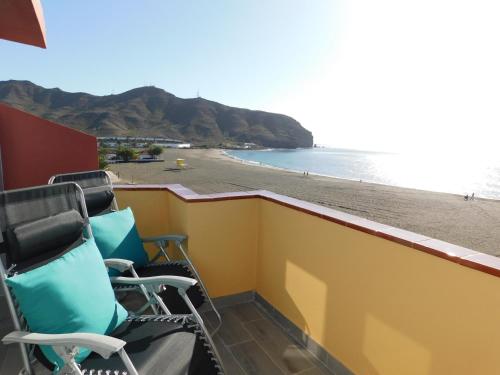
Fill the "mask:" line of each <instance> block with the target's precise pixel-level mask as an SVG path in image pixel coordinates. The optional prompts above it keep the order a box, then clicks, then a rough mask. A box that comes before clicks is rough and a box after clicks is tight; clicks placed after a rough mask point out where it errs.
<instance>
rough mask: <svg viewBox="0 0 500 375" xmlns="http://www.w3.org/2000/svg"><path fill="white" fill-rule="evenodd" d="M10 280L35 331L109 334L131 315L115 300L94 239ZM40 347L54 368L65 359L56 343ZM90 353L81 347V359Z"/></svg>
mask: <svg viewBox="0 0 500 375" xmlns="http://www.w3.org/2000/svg"><path fill="white" fill-rule="evenodd" d="M6 283H7V284H8V286H9V287H10V288H11V290H12V292H13V294H14V296H15V297H16V299H17V301H18V302H19V306H20V309H21V312H22V313H23V315H24V317H25V319H26V321H27V322H28V326H29V328H30V331H32V332H37V333H53V334H56V333H72V332H84V333H97V334H109V333H111V332H112V331H114V329H115V328H116V327H117V326H119V325H120V324H121V323H123V322H124V321H125V319H126V318H127V315H128V313H127V311H126V310H125V309H124V308H123V307H122V306H121V305H120V304H119V303H118V302H117V301H116V298H115V295H114V293H113V288H112V287H111V283H110V281H109V276H108V274H107V272H106V266H105V265H104V261H103V259H102V256H101V254H100V253H99V250H98V249H97V246H96V244H95V242H94V240H93V239H89V240H87V241H85V242H84V243H83V244H81V245H79V246H78V247H76V248H74V249H72V250H70V251H69V252H67V253H65V254H64V255H63V256H61V257H60V258H57V259H55V260H53V261H51V262H50V263H47V264H45V265H43V266H40V267H38V268H35V269H33V270H30V271H27V272H24V273H20V274H17V275H14V276H12V277H9V278H7V279H6ZM40 349H41V350H42V352H43V354H44V355H45V357H46V358H47V359H48V360H49V361H50V362H52V363H53V364H54V365H55V366H56V369H60V368H62V366H63V360H62V359H61V358H60V357H59V356H58V355H57V354H56V352H55V351H54V350H53V349H52V347H50V346H41V347H40ZM89 354H90V350H88V349H85V348H80V351H79V354H78V356H77V357H76V360H77V362H81V361H83V360H84V359H85V358H87V357H88V356H89Z"/></svg>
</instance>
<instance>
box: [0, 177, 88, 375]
mask: <svg viewBox="0 0 500 375" xmlns="http://www.w3.org/2000/svg"><path fill="white" fill-rule="evenodd" d="M88 222H89V220H88V214H87V208H86V206H85V198H84V196H83V192H82V189H81V188H80V187H79V186H78V185H77V184H75V183H72V182H71V183H61V184H54V185H45V186H38V187H33V188H26V189H17V190H7V191H3V192H0V252H3V253H5V255H6V260H7V262H6V265H4V263H3V262H2V261H0V284H1V287H2V290H3V293H4V296H5V299H6V302H7V305H8V308H9V312H10V315H11V318H12V321H13V324H14V329H16V330H21V329H26V328H27V327H26V324H25V322H24V319H23V317H22V314H21V312H20V310H19V309H18V308H17V305H16V302H15V299H14V298H13V296H12V295H11V293H10V289H9V288H8V286H7V284H6V282H5V280H6V278H7V277H8V276H9V274H11V273H14V272H23V271H27V270H29V269H32V268H34V267H37V266H40V265H42V264H44V263H47V262H50V261H51V260H52V259H54V258H57V257H59V256H61V255H62V254H63V253H65V252H67V251H69V250H71V249H72V248H74V247H75V246H78V245H79V244H81V243H82V242H83V236H84V235H85V236H87V237H89V236H91V235H92V230H91V228H90V225H89V224H88ZM85 231H86V233H85ZM6 268H9V269H8V270H6ZM38 352H39V351H38ZM35 353H37V350H35ZM21 355H22V359H23V363H24V367H25V370H26V371H27V372H28V373H31V365H30V359H29V355H28V349H27V348H26V346H25V345H21ZM37 357H38V356H37Z"/></svg>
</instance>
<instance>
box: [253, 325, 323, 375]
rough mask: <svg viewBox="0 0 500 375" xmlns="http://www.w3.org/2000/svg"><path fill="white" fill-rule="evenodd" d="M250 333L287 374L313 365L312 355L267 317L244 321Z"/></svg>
mask: <svg viewBox="0 0 500 375" xmlns="http://www.w3.org/2000/svg"><path fill="white" fill-rule="evenodd" d="M244 326H245V328H246V329H248V331H249V332H250V335H251V336H252V337H253V338H254V339H255V341H257V342H258V344H259V345H260V346H261V347H262V348H263V349H264V351H265V352H266V353H267V354H268V355H269V356H270V357H271V358H272V359H273V360H274V362H275V363H276V364H277V365H278V366H279V367H280V368H281V369H282V370H283V371H284V372H285V373H287V374H296V373H299V372H300V371H303V370H305V369H308V368H312V367H313V366H314V365H313V363H312V361H313V360H314V358H313V357H312V355H311V354H310V353H309V352H308V351H307V350H305V349H303V348H302V347H301V346H300V345H298V344H297V343H296V342H294V341H293V340H292V339H291V338H290V337H288V336H287V335H285V334H284V333H283V332H282V331H281V329H280V328H279V327H278V326H277V325H276V324H274V323H273V322H272V321H270V320H267V319H261V320H256V321H253V322H249V323H245V325H244Z"/></svg>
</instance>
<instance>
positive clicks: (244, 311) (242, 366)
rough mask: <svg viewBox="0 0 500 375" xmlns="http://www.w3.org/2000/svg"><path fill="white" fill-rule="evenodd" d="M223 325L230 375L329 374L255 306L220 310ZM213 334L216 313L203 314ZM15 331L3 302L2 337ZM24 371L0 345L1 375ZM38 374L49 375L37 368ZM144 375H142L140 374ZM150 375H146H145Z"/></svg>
mask: <svg viewBox="0 0 500 375" xmlns="http://www.w3.org/2000/svg"><path fill="white" fill-rule="evenodd" d="M220 311H221V313H222V319H223V325H222V327H221V328H220V330H219V331H218V333H217V334H216V335H215V336H214V341H215V343H216V345H217V348H218V350H219V352H220V355H221V357H222V360H223V362H224V365H225V367H226V370H227V374H228V375H253V374H259V375H267V374H269V375H272V374H278V375H280V374H300V375H326V374H330V372H328V371H327V370H326V369H325V368H324V367H323V366H322V365H321V363H319V362H318V361H317V360H316V358H315V357H313V356H312V354H310V353H309V352H308V351H307V350H305V349H303V348H302V347H301V346H300V345H299V344H297V343H296V342H294V341H293V339H291V338H290V337H289V336H288V335H287V334H286V333H285V332H284V331H283V330H282V329H281V328H280V327H279V326H278V325H277V324H276V323H275V322H274V321H273V320H272V318H271V317H269V316H268V315H267V313H266V312H265V311H264V310H263V309H262V308H261V307H260V306H259V305H258V304H257V303H255V302H247V303H242V304H237V305H232V306H229V307H225V308H223V309H221V310H220ZM203 318H204V320H205V322H206V324H207V326H208V328H209V329H210V330H211V329H212V328H213V324H214V323H215V314H214V313H213V312H210V311H209V312H205V313H203ZM11 330H12V324H11V321H10V317H9V314H8V311H7V306H6V304H5V302H4V299H3V298H1V299H0V337H3V336H4V335H5V334H7V333H8V332H10V331H11ZM20 368H21V359H20V354H19V349H18V346H17V345H8V346H6V345H3V344H1V343H0V374H2V375H4V374H5V375H11V374H12V375H15V374H18V372H19V369H20ZM35 370H36V374H43V375H45V374H49V373H50V372H49V371H46V370H44V369H43V368H41V367H39V366H37V367H36V368H35ZM141 375H143V374H141ZM144 375H147V374H144Z"/></svg>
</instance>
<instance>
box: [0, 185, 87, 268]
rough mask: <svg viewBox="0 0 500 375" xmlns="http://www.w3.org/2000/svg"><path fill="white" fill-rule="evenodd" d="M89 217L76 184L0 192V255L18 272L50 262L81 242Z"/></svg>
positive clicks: (81, 193)
mask: <svg viewBox="0 0 500 375" xmlns="http://www.w3.org/2000/svg"><path fill="white" fill-rule="evenodd" d="M86 225H87V227H88V229H87V232H88V233H89V234H90V233H91V232H90V231H91V230H90V226H88V214H87V209H86V206H85V200H84V197H83V192H82V190H81V188H80V187H79V186H78V185H77V184H75V183H62V184H54V185H45V186H39V187H33V188H26V189H17V190H7V191H4V192H0V252H3V253H5V254H6V257H7V266H8V267H11V266H12V264H13V263H16V264H17V266H16V270H15V271H17V272H20V271H22V270H23V269H24V268H26V267H28V266H31V265H34V264H37V263H40V262H44V261H47V260H50V259H51V258H52V257H53V256H54V255H57V253H60V252H63V251H65V250H66V249H67V248H68V247H70V246H71V245H72V244H73V243H75V242H77V241H79V240H81V239H82V236H83V229H84V227H85V226H86Z"/></svg>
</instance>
